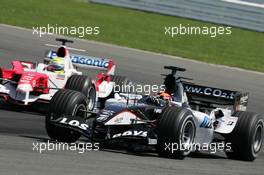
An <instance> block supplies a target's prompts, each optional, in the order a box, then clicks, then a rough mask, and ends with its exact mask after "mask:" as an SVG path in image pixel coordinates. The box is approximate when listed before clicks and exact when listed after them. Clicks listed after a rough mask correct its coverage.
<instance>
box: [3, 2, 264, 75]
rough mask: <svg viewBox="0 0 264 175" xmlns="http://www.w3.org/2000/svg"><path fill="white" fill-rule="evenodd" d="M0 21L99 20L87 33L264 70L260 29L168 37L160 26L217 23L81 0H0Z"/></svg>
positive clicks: (64, 23)
mask: <svg viewBox="0 0 264 175" xmlns="http://www.w3.org/2000/svg"><path fill="white" fill-rule="evenodd" d="M0 22H1V23H5V24H10V25H16V26H22V27H26V28H32V27H35V26H47V24H51V25H55V24H58V25H61V26H99V27H100V34H99V35H97V36H88V35H86V39H90V40H96V41H102V42H106V43H113V44H117V45H122V46H127V47H132V48H138V49H142V50H149V51H154V52H160V53H165V54H170V55H176V56H181V57H186V58H190V59H195V60H200V61H205V62H210V63H216V64H223V65H228V66H234V67H240V68H246V69H251V70H257V71H261V72H264V47H263V46H264V34H263V33H258V32H253V31H248V30H242V29H238V28H232V34H231V35H222V36H218V37H215V38H211V37H210V36H198V35H185V36H177V37H174V38H170V37H169V36H168V35H165V34H164V32H165V30H164V27H165V26H178V25H179V24H182V25H186V26H187V25H188V24H189V25H190V26H208V27H210V26H216V25H214V24H210V23H204V22H199V21H194V20H188V19H184V18H177V17H171V16H164V15H158V14H153V13H146V12H140V11H135V10H128V9H123V8H117V7H112V6H107V5H99V4H91V3H87V2H84V1H81V0H67V1H66V0H12V1H10V0H0Z"/></svg>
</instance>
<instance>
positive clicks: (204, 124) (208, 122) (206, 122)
mask: <svg viewBox="0 0 264 175" xmlns="http://www.w3.org/2000/svg"><path fill="white" fill-rule="evenodd" d="M211 127H212V122H211V120H210V119H209V117H207V116H204V119H203V122H202V123H201V124H200V128H211Z"/></svg>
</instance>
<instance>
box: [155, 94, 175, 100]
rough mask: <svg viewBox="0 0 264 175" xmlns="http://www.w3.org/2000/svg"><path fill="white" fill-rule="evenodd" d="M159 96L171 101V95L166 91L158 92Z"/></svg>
mask: <svg viewBox="0 0 264 175" xmlns="http://www.w3.org/2000/svg"><path fill="white" fill-rule="evenodd" d="M158 95H159V97H160V98H161V99H163V100H165V101H171V100H172V97H171V95H170V94H168V93H166V92H160V93H159V94H158Z"/></svg>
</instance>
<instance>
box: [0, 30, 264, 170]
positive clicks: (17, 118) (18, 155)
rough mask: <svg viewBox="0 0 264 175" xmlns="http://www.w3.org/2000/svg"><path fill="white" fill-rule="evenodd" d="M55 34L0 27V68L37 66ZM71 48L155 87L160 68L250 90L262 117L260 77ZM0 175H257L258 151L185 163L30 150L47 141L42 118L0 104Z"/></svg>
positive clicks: (261, 160) (98, 46) (131, 53)
mask: <svg viewBox="0 0 264 175" xmlns="http://www.w3.org/2000/svg"><path fill="white" fill-rule="evenodd" d="M54 38H55V36H45V37H42V38H40V37H39V36H37V35H32V32H31V31H29V30H23V29H19V28H14V27H9V26H5V25H0V65H1V66H2V65H4V66H7V65H8V64H9V63H10V61H11V60H14V59H24V60H30V61H36V62H41V61H42V58H43V54H44V51H45V50H46V49H47V47H46V46H44V44H47V43H48V44H57V43H56V42H55V41H54ZM71 47H74V48H80V49H85V50H87V53H86V54H87V55H91V56H101V57H111V58H114V60H115V62H116V64H117V73H118V74H122V75H126V76H128V77H130V78H131V79H132V80H134V81H137V82H141V83H143V82H144V83H151V84H153V83H158V84H159V83H161V82H162V77H161V76H160V74H161V73H166V72H167V71H164V70H163V68H162V67H163V65H176V66H181V67H186V68H187V70H188V71H187V72H186V73H185V74H184V75H185V76H188V77H192V78H194V80H195V82H198V83H201V84H205V85H211V86H217V87H222V88H228V89H236V90H241V91H248V92H250V103H249V110H250V111H255V112H258V113H264V108H263V107H264V106H263V99H264V89H263V88H264V75H263V74H261V73H254V72H248V71H242V70H237V69H230V68H226V67H223V66H215V65H209V64H204V63H199V62H195V61H188V60H185V59H180V58H177V57H171V56H165V55H159V54H153V53H148V52H142V51H137V50H134V49H128V48H121V47H117V46H112V45H108V44H102V43H96V42H88V41H83V40H75V43H74V44H72V45H71ZM0 106H1V109H0V174H1V175H6V174H8V175H9V174H10V175H14V174H26V175H31V174H45V175H47V174H57V175H59V174H91V175H94V174H109V175H112V174H115V175H116V174H133V175H134V174H145V175H148V174H202V175H207V174H208V175H211V174H217V175H220V174H232V175H234V174H240V175H241V174H245V175H248V174H252V175H257V174H259V175H260V174H263V172H264V166H263V165H264V152H263V150H262V154H260V156H259V157H258V159H256V161H255V162H243V161H234V160H228V159H226V157H225V156H224V154H221V153H220V154H216V155H214V154H205V153H204V154H195V155H193V156H191V157H188V158H186V159H185V160H172V159H165V158H160V157H158V156H157V155H156V154H154V153H149V154H147V153H145V154H143V153H140V154H134V153H129V152H127V151H125V150H118V151H114V150H105V151H86V152H85V153H83V154H80V153H78V152H77V151H57V152H56V151H45V152H43V153H41V154H40V153H39V152H37V151H36V150H35V151H33V142H34V143H36V142H47V141H48V139H49V138H48V136H47V135H46V133H45V129H44V117H43V116H41V115H39V114H36V113H32V112H30V111H27V112H23V111H19V110H18V109H17V108H14V107H11V108H7V107H6V106H5V105H4V104H2V103H0Z"/></svg>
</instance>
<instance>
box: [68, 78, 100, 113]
mask: <svg viewBox="0 0 264 175" xmlns="http://www.w3.org/2000/svg"><path fill="white" fill-rule="evenodd" d="M65 89H70V90H75V91H79V92H82V93H83V94H84V95H85V96H86V97H88V106H87V109H88V110H89V111H92V110H93V109H94V107H95V105H96V90H95V85H94V84H93V82H92V80H91V79H90V78H89V77H87V76H85V75H72V76H71V77H70V78H69V79H68V81H67V83H66V85H65Z"/></svg>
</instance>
